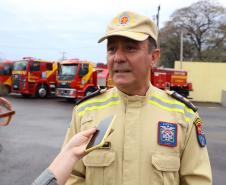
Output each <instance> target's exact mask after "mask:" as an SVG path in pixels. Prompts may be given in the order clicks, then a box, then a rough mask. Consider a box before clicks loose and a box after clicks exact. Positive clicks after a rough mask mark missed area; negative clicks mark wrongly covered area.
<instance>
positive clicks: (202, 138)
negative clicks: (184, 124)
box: [194, 118, 206, 147]
mask: <svg viewBox="0 0 226 185" xmlns="http://www.w3.org/2000/svg"><path fill="white" fill-rule="evenodd" d="M194 124H195V126H196V132H197V139H198V142H199V145H200V146H201V147H204V146H206V137H205V134H204V131H203V127H202V120H201V119H200V118H196V119H195V121H194Z"/></svg>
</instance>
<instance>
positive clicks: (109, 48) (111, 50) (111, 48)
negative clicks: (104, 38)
mask: <svg viewBox="0 0 226 185" xmlns="http://www.w3.org/2000/svg"><path fill="white" fill-rule="evenodd" d="M115 50H116V48H115V47H113V46H112V47H108V48H107V51H108V52H114V51H115Z"/></svg>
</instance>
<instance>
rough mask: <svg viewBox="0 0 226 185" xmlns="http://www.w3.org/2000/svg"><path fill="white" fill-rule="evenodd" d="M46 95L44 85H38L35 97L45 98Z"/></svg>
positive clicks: (46, 91)
mask: <svg viewBox="0 0 226 185" xmlns="http://www.w3.org/2000/svg"><path fill="white" fill-rule="evenodd" d="M47 95H48V88H47V86H46V85H40V86H38V88H37V91H36V96H37V97H39V98H45V97H46V96H47Z"/></svg>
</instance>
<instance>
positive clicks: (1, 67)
mask: <svg viewBox="0 0 226 185" xmlns="http://www.w3.org/2000/svg"><path fill="white" fill-rule="evenodd" d="M11 73H12V65H11V64H0V75H11Z"/></svg>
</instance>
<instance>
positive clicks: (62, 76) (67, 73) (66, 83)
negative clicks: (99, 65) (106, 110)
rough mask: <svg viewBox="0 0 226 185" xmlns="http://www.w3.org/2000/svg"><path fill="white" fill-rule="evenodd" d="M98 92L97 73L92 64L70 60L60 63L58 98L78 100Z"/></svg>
mask: <svg viewBox="0 0 226 185" xmlns="http://www.w3.org/2000/svg"><path fill="white" fill-rule="evenodd" d="M96 90H97V72H96V71H95V69H94V66H93V64H92V63H91V62H88V61H80V60H79V59H70V60H65V61H62V62H60V64H59V69H58V77H57V89H56V96H58V97H64V98H67V99H78V98H82V97H83V96H87V95H89V94H90V93H92V92H94V91H96Z"/></svg>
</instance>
